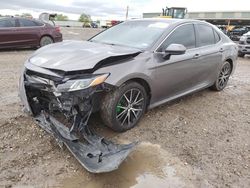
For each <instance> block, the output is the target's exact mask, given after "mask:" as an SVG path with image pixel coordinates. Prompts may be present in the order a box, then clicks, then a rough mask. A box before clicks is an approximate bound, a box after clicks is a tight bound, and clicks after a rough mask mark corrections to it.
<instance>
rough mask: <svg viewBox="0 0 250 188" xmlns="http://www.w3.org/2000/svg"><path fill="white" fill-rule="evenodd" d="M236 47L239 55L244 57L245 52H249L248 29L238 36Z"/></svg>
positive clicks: (249, 37)
mask: <svg viewBox="0 0 250 188" xmlns="http://www.w3.org/2000/svg"><path fill="white" fill-rule="evenodd" d="M238 47H239V51H238V56H239V57H244V56H245V55H246V54H250V31H249V32H247V33H245V34H244V35H243V36H242V37H240V40H239V44H238Z"/></svg>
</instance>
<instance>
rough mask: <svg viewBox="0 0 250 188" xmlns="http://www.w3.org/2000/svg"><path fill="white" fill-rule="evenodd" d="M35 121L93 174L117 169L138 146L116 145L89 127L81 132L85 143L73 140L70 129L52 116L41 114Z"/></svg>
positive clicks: (74, 138)
mask: <svg viewBox="0 0 250 188" xmlns="http://www.w3.org/2000/svg"><path fill="white" fill-rule="evenodd" d="M35 119H36V121H37V122H38V124H39V125H40V127H42V128H43V129H44V130H46V131H47V132H48V133H50V134H52V135H53V136H54V137H55V138H56V140H57V141H58V142H59V145H61V144H64V145H65V146H66V147H67V148H68V149H69V151H70V152H71V153H72V154H73V155H74V157H75V158H76V159H77V160H78V161H79V162H80V164H81V165H82V166H83V167H84V168H86V169H87V170H88V171H89V172H92V173H102V172H110V171H113V170H115V169H117V168H118V167H119V165H120V164H121V163H122V162H123V161H124V159H126V157H127V156H128V155H129V153H130V152H131V151H132V150H133V149H134V146H136V145H137V143H136V142H134V143H131V144H127V145H118V144H114V143H112V142H111V141H109V140H106V139H104V138H103V137H100V136H98V135H97V134H95V133H93V132H92V131H91V130H90V129H89V128H88V126H85V127H84V128H83V129H82V130H81V131H80V133H81V134H82V136H83V137H84V139H85V141H86V143H83V142H80V141H79V140H78V139H77V138H76V137H73V138H72V137H71V136H70V135H71V134H70V131H69V129H68V128H67V127H65V126H64V125H63V124H61V123H60V122H59V121H57V120H56V119H55V118H54V117H52V116H50V115H45V113H41V114H40V115H39V116H37V117H35Z"/></svg>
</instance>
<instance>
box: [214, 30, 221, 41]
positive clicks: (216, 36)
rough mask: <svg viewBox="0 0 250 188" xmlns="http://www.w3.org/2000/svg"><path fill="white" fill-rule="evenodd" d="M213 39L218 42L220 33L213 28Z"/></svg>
mask: <svg viewBox="0 0 250 188" xmlns="http://www.w3.org/2000/svg"><path fill="white" fill-rule="evenodd" d="M214 41H215V43H218V42H219V41H220V35H219V34H218V33H217V32H216V31H215V30H214Z"/></svg>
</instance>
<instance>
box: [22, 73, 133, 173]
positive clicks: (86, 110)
mask: <svg viewBox="0 0 250 188" xmlns="http://www.w3.org/2000/svg"><path fill="white" fill-rule="evenodd" d="M36 80H37V81H39V80H41V79H38V77H36ZM46 87H47V85H46V84H45V85H43V87H41V82H38V83H36V82H35V80H34V79H33V80H30V79H29V75H26V73H25V72H24V76H21V78H20V83H19V95H20V98H21V101H22V103H23V105H24V109H25V111H26V112H29V113H30V114H31V115H33V116H34V118H35V120H36V122H37V123H38V125H39V126H40V127H41V128H43V129H44V130H45V131H47V132H48V133H50V134H51V135H52V136H53V137H54V138H55V139H56V140H57V142H58V144H59V146H62V145H65V146H66V147H67V148H68V149H69V151H70V152H71V153H72V154H73V155H74V157H75V158H76V159H77V160H78V161H79V162H80V164H81V165H82V166H83V167H84V168H86V169H87V170H88V171H89V172H92V173H102V172H110V171H113V170H115V169H117V168H118V167H119V165H120V164H121V163H122V162H123V161H124V159H126V157H127V156H128V155H129V153H130V152H131V151H132V150H133V149H134V147H135V146H136V145H137V142H134V143H131V144H127V145H119V144H115V143H113V142H111V141H109V140H107V139H105V138H103V137H101V136H98V135H97V134H95V133H94V132H93V130H91V129H90V127H89V126H88V119H89V117H90V115H91V113H92V110H93V106H94V104H93V101H94V100H93V98H94V97H93V96H94V94H96V93H97V92H98V91H100V90H101V89H100V88H99V89H97V88H93V89H92V88H90V89H89V90H88V91H79V92H80V93H78V92H76V93H72V94H71V93H65V94H61V95H60V96H57V95H54V94H53V92H50V91H43V89H45V90H47V89H46ZM40 88H42V89H40ZM48 88H49V89H51V88H50V87H48ZM104 89H105V87H104ZM55 109H56V111H57V112H60V113H61V114H62V115H64V116H65V117H66V118H67V119H68V120H70V124H71V125H70V126H69V125H67V126H66V125H64V124H62V123H61V122H59V121H58V120H57V119H56V118H55V117H53V116H54V110H55ZM72 121H73V122H72Z"/></svg>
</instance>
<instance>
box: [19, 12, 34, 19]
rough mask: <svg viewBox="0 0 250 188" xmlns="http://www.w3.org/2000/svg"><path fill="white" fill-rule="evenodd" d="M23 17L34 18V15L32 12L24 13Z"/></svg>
mask: <svg viewBox="0 0 250 188" xmlns="http://www.w3.org/2000/svg"><path fill="white" fill-rule="evenodd" d="M21 17H24V18H33V16H32V15H31V14H30V13H22V15H21Z"/></svg>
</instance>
